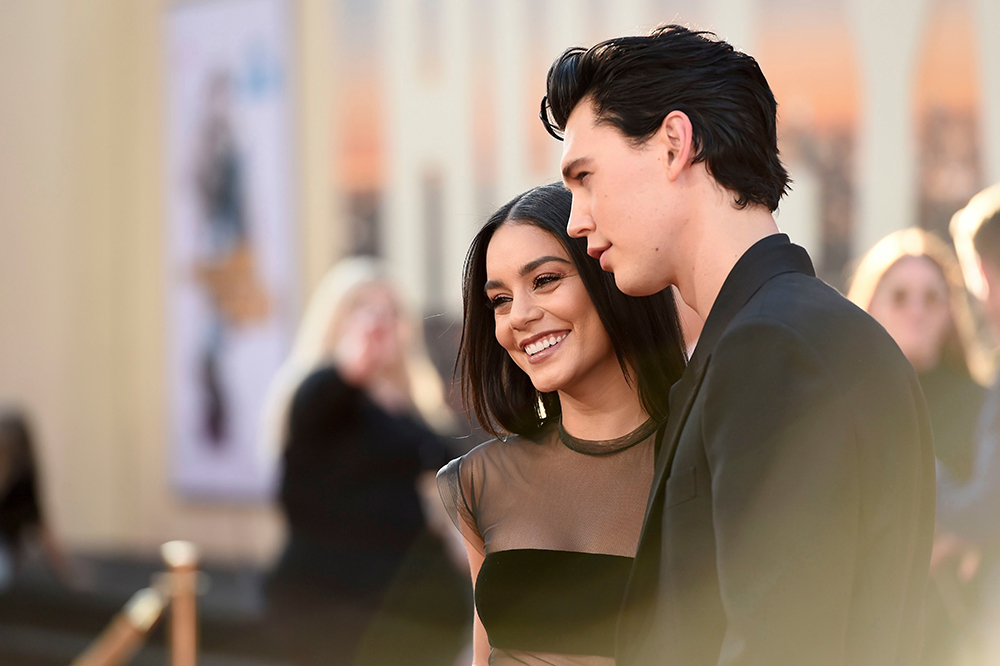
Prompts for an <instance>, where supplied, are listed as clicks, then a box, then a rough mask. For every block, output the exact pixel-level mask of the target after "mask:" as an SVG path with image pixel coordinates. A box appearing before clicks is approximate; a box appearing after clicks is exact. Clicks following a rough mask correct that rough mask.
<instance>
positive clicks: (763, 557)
mask: <svg viewBox="0 0 1000 666" xmlns="http://www.w3.org/2000/svg"><path fill="white" fill-rule="evenodd" d="M670 401H671V403H670V407H671V410H670V412H671V413H670V418H669V420H668V422H667V424H666V427H665V429H664V431H663V433H664V434H663V439H662V440H661V442H660V449H659V451H658V454H657V463H656V474H655V477H654V482H653V487H652V491H651V494H650V501H649V506H648V508H647V513H646V520H645V523H644V526H643V531H642V537H641V540H640V543H639V549H638V554H637V556H636V559H635V563H634V565H633V569H632V574H631V577H630V580H629V587H628V592H627V594H626V597H625V602H624V605H623V609H622V616H621V618H620V621H619V626H618V636H617V655H616V656H617V660H618V661H617V663H618V664H619V666H639V665H641V666H646V665H652V664H656V665H658V666H659V665H665V664H670V665H677V666H703V665H704V666H708V665H710V664H711V665H716V664H719V665H723V664H725V665H727V666H737V665H738V666H749V665H751V664H752V665H754V666H806V665H813V664H816V665H819V664H823V665H826V664H830V665H834V664H836V665H841V666H867V665H873V666H874V665H878V666H888V665H892V664H914V663H916V661H917V657H918V653H919V648H920V642H921V641H920V633H921V629H922V626H921V624H922V623H921V607H922V599H923V593H924V587H925V581H926V578H927V570H928V565H929V561H930V549H931V540H932V537H933V530H934V450H933V443H932V437H931V430H930V424H929V422H928V418H927V409H926V406H925V404H924V399H923V394H922V393H921V391H920V386H919V384H918V382H917V378H916V375H915V374H914V372H913V369H912V368H911V367H910V364H909V363H908V362H907V361H906V359H905V357H904V356H903V354H902V353H901V352H900V350H899V348H898V347H897V346H896V345H895V343H894V342H893V341H892V340H891V339H890V338H889V336H888V334H886V332H885V331H884V330H883V329H882V328H881V327H880V326H879V325H878V324H877V323H876V322H875V321H874V320H873V319H872V318H871V317H869V316H868V315H867V314H865V313H864V312H863V311H861V310H860V309H858V308H857V307H855V306H854V305H852V304H851V303H850V302H849V301H847V300H846V299H844V298H843V297H842V296H841V295H840V294H839V293H837V292H836V291H835V290H834V289H832V288H831V287H829V286H827V285H826V284H824V283H823V282H822V281H820V280H818V279H817V278H816V277H815V274H814V272H813V268H812V263H811V262H810V260H809V256H808V255H807V254H806V252H805V250H803V249H802V248H800V247H798V246H796V245H792V244H791V243H790V242H789V241H788V238H787V237H786V236H784V235H775V236H770V237H768V238H765V239H763V240H761V241H760V242H759V243H757V244H756V245H754V246H753V247H752V248H750V249H749V250H748V251H747V252H746V253H745V254H744V256H743V257H742V258H741V259H740V260H739V262H737V264H736V266H735V267H734V268H733V270H732V272H731V273H730V275H729V277H728V278H727V280H726V282H725V284H724V285H723V287H722V290H721V291H720V293H719V296H718V298H717V299H716V302H715V304H714V305H713V307H712V311H711V314H710V315H709V317H708V319H707V320H706V322H705V327H704V330H703V331H702V336H701V338H700V340H699V341H698V345H697V347H696V349H695V352H694V354H693V356H692V358H691V362H690V363H689V365H688V368H687V370H686V371H685V373H684V375H683V377H682V378H681V380H680V381H679V382H678V383H677V384H676V385H675V386H674V387H673V388H672V389H671V392H670Z"/></svg>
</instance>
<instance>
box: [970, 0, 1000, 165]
mask: <svg viewBox="0 0 1000 666" xmlns="http://www.w3.org/2000/svg"><path fill="white" fill-rule="evenodd" d="M975 5H976V6H975V12H976V14H975V16H976V25H977V27H978V31H979V35H978V36H979V45H978V46H979V62H978V63H977V64H978V66H979V77H980V78H979V80H980V95H979V99H980V112H979V119H980V120H979V123H980V124H979V131H980V145H981V146H982V150H983V153H982V164H983V177H984V180H985V181H986V183H990V184H992V183H1000V0H976V3H975Z"/></svg>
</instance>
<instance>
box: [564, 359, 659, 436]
mask: <svg viewBox="0 0 1000 666" xmlns="http://www.w3.org/2000/svg"><path fill="white" fill-rule="evenodd" d="M613 369H614V371H613V372H604V373H593V374H594V375H595V376H594V377H591V380H592V381H588V382H586V383H585V384H584V385H581V386H575V387H573V388H572V389H569V390H567V391H559V405H560V409H561V410H562V423H563V427H564V428H565V429H566V432H568V433H569V434H571V435H573V436H574V437H578V438H580V439H595V440H597V439H614V438H616V437H621V436H622V435H627V434H628V433H630V432H632V431H633V430H635V429H636V428H638V427H639V426H640V425H642V424H643V423H645V422H646V420H647V419H649V415H648V414H646V410H645V409H643V407H642V402H641V401H640V400H639V393H638V391H637V390H636V387H635V386H630V385H629V383H628V382H627V381H626V380H625V376H624V375H623V374H622V371H621V366H619V365H618V361H617V359H615V361H614V368H613ZM596 375H600V376H596ZM633 384H634V382H633Z"/></svg>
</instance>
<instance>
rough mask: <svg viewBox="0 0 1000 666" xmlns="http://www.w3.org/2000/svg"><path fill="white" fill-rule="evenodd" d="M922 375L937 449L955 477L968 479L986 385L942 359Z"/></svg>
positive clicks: (922, 387) (957, 479)
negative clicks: (980, 383)
mask: <svg viewBox="0 0 1000 666" xmlns="http://www.w3.org/2000/svg"><path fill="white" fill-rule="evenodd" d="M918 377H919V379H920V388H921V389H923V391H924V398H925V399H926V400H927V413H928V414H929V415H930V419H931V429H932V430H933V431H934V453H935V454H936V455H937V459H938V462H940V463H941V464H942V465H944V467H945V470H946V471H947V472H948V474H949V475H950V476H951V478H953V479H954V480H956V481H958V482H960V483H965V482H967V481H968V480H969V479H970V478H971V476H972V466H973V463H974V462H975V458H976V448H975V438H976V424H977V423H978V422H979V413H980V411H981V410H982V408H983V401H984V400H985V399H986V389H984V388H983V387H982V386H980V385H979V384H977V383H976V382H975V380H973V379H972V377H970V376H969V373H968V371H961V370H956V369H955V368H952V367H951V366H949V365H948V364H946V363H939V364H938V366H937V367H936V368H934V369H933V370H930V371H928V372H924V373H920V375H918Z"/></svg>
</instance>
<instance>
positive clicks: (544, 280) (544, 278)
mask: <svg viewBox="0 0 1000 666" xmlns="http://www.w3.org/2000/svg"><path fill="white" fill-rule="evenodd" d="M561 279H562V276H561V275H539V276H538V277H536V278H535V281H534V287H535V289H541V288H542V287H544V286H545V285H547V284H552V283H553V282H558V281H559V280H561Z"/></svg>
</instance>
